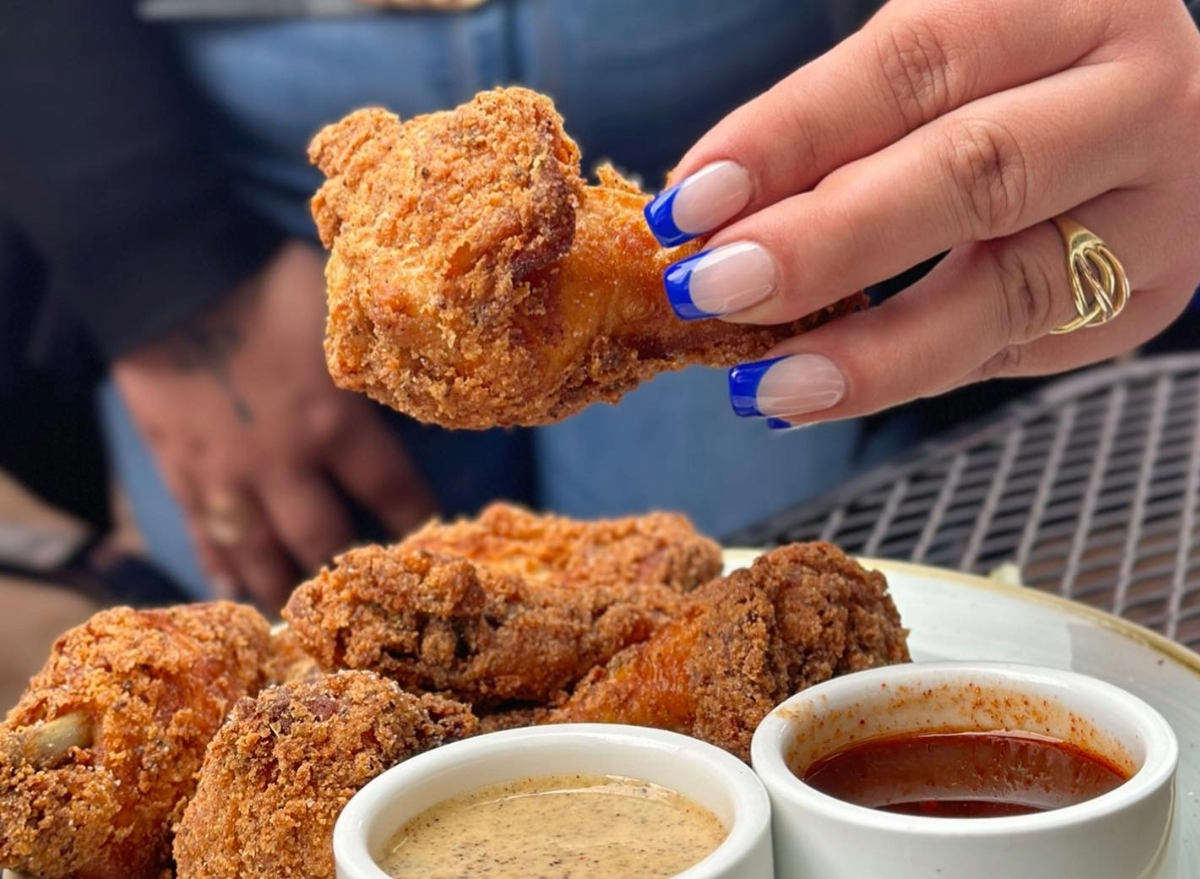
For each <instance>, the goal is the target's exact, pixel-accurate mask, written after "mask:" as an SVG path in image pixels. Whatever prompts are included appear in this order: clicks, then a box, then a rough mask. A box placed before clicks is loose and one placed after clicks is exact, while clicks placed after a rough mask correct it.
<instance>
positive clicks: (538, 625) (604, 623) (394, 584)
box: [283, 546, 683, 707]
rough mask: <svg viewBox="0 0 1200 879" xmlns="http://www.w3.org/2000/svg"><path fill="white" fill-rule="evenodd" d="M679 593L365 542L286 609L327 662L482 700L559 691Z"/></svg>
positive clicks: (634, 637)
mask: <svg viewBox="0 0 1200 879" xmlns="http://www.w3.org/2000/svg"><path fill="white" fill-rule="evenodd" d="M682 602H683V596H681V595H680V594H679V593H677V592H675V591H674V590H672V589H671V588H669V587H667V586H663V585H661V584H658V583H647V584H638V583H621V584H618V585H617V586H614V587H612V588H608V587H605V586H603V585H596V586H592V587H588V588H575V587H570V586H557V585H548V584H545V583H542V584H537V583H531V582H527V581H526V580H524V579H523V578H521V577H516V576H513V575H510V574H501V573H497V572H495V571H492V570H490V569H489V568H487V567H485V566H479V565H475V564H472V563H471V562H469V561H467V560H466V559H454V558H449V557H446V556H439V555H434V554H432V553H428V552H425V551H424V550H419V549H411V548H407V547H404V546H393V547H380V546H368V547H361V548H359V549H352V550H350V551H349V552H347V553H345V554H343V555H341V556H339V557H338V558H337V559H335V560H334V566H333V567H332V568H326V569H324V570H322V571H321V573H320V574H318V575H317V576H316V577H315V578H314V579H313V580H310V581H309V582H307V583H305V584H304V585H302V586H301V587H300V588H299V589H297V590H296V591H295V592H294V593H293V594H292V597H291V600H290V601H289V602H288V605H287V607H286V608H284V611H283V615H284V618H285V619H286V620H287V621H288V623H289V625H290V626H291V628H292V630H293V631H294V632H295V633H296V636H297V637H298V638H299V639H300V642H301V643H302V644H303V646H304V649H305V650H306V651H307V652H308V653H309V654H311V655H312V656H313V657H315V658H316V660H317V662H318V663H320V665H321V667H322V668H324V669H327V670H334V669H338V668H363V669H370V670H371V671H375V672H378V673H379V674H382V675H384V676H386V677H389V678H392V679H393V680H395V681H397V682H399V683H400V685H401V686H403V687H404V688H405V689H408V690H425V691H435V692H445V693H447V694H449V695H452V696H454V697H455V698H458V699H462V700H463V701H465V702H469V703H471V704H472V705H474V706H481V707H487V706H494V705H498V704H500V703H502V702H506V701H510V700H520V701H526V702H534V703H546V702H549V701H552V700H554V699H557V698H559V697H560V696H561V695H562V693H563V691H564V690H565V689H566V688H567V687H569V686H570V685H571V684H572V683H574V682H575V681H577V680H579V679H580V678H581V677H583V676H584V675H585V674H587V673H588V671H589V670H590V669H591V668H592V667H593V666H595V665H597V664H602V663H604V662H607V661H608V659H609V658H610V657H612V656H613V655H614V654H616V653H617V652H618V651H620V650H621V649H623V648H625V647H627V646H628V645H630V644H636V643H638V642H639V641H644V640H646V639H647V638H648V637H650V635H651V634H652V633H653V632H654V631H655V629H657V628H658V627H659V626H661V625H663V624H664V623H666V622H667V621H668V620H669V619H670V618H671V617H672V616H674V614H675V613H676V612H677V611H678V609H679V607H680V605H681V604H682Z"/></svg>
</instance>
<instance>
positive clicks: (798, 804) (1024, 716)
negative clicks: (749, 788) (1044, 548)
mask: <svg viewBox="0 0 1200 879" xmlns="http://www.w3.org/2000/svg"><path fill="white" fill-rule="evenodd" d="M922 729H938V730H945V731H951V730H958V731H966V730H1000V729H1008V730H1024V731H1027V732H1033V733H1040V734H1043V735H1050V736H1054V737H1056V738H1060V739H1062V740H1065V741H1070V742H1074V743H1075V744H1079V745H1082V746H1084V747H1087V748H1090V749H1092V750H1093V751H1095V752H1098V753H1100V754H1102V755H1104V756H1106V757H1109V758H1110V759H1113V760H1115V761H1116V762H1117V763H1118V765H1122V764H1123V765H1124V766H1125V768H1127V770H1129V771H1132V772H1133V775H1132V777H1131V778H1130V779H1129V781H1127V782H1126V783H1125V784H1123V785H1121V786H1120V787H1119V788H1117V789H1116V790H1113V791H1110V792H1109V793H1106V794H1103V795H1101V796H1099V797H1096V798H1095V799H1092V800H1089V801H1087V802H1084V803H1080V804H1078V805H1074V806H1068V807H1066V808H1063V809H1057V810H1054V811H1049V812H1042V813H1039V814H1034V815H1020V816H1013V817H1004V818H930V817H923V816H910V815H902V814H896V813H890V812H883V811H878V810H874V809H868V808H864V807H862V806H856V805H853V804H851V803H846V802H843V801H841V800H838V799H835V798H833V797H831V796H828V795H826V794H823V793H821V792H820V791H818V790H816V789H815V788H812V787H810V786H809V785H807V784H805V783H804V782H802V781H800V779H799V778H797V777H796V775H795V774H794V773H793V771H792V767H795V768H796V769H798V770H799V771H801V772H802V771H803V770H804V769H805V768H807V767H808V766H809V765H811V763H812V762H813V760H815V759H817V758H819V757H821V756H824V755H826V754H829V753H830V752H832V751H834V750H837V749H838V748H839V747H844V746H845V745H847V744H850V743H851V742H853V741H861V740H863V739H868V738H875V737H880V736H886V735H893V734H903V733H908V732H917V731H920V730H922ZM751 754H752V759H753V764H754V769H755V771H756V772H757V773H758V775H759V777H760V778H761V779H762V781H763V784H765V785H766V788H767V792H768V793H769V794H770V797H771V809H772V816H773V817H772V822H773V825H774V834H773V835H774V840H775V862H776V864H777V865H778V869H779V875H780V876H798V877H799V876H805V877H807V876H812V877H820V879H864V877H876V876H880V877H882V876H886V877H888V879H934V877H943V879H950V877H965V876H969V877H971V879H1013V877H1020V879H1041V877H1046V879H1062V877H1068V876H1081V877H1082V876H1086V877H1088V879H1138V877H1142V876H1146V875H1147V874H1148V873H1149V871H1150V870H1152V869H1153V868H1154V867H1155V865H1156V863H1157V862H1158V859H1159V858H1160V857H1161V854H1162V851H1163V848H1164V847H1165V844H1166V837H1167V835H1168V832H1169V827H1170V819H1171V811H1172V808H1173V806H1174V775H1175V768H1176V763H1177V762H1178V757H1179V745H1178V742H1177V741H1176V739H1175V735H1174V734H1173V733H1172V731H1171V728H1170V726H1168V724H1167V722H1166V721H1165V720H1164V719H1163V718H1162V716H1161V715H1160V714H1159V713H1158V712H1157V711H1155V710H1154V709H1153V708H1151V707H1150V706H1149V705H1147V704H1146V703H1145V702H1143V701H1142V700H1141V699H1138V698H1136V697H1135V696H1132V695H1130V694H1129V693H1126V692H1125V691H1124V690H1121V689H1118V688H1117V687H1114V686H1112V685H1110V684H1106V683H1104V682H1102V681H1099V680H1096V679H1095V678H1089V677H1086V676H1084V675H1079V674H1075V673H1073V672H1065V671H1057V670H1053V669H1046V668H1037V667H1034V666H1024V665H1019V664H1007V663H984V662H939V663H927V664H910V665H897V666H891V667H888V668H881V669H874V670H872V671H866V672H861V673H859V674H853V675H847V676H846V677H842V678H837V679H835V680H832V681H828V682H826V683H824V684H820V685H818V686H815V687H812V688H810V689H808V690H805V691H804V692H802V693H799V694H798V695H796V696H793V697H792V698H791V699H789V700H788V701H786V702H784V703H783V704H782V705H780V706H779V707H778V708H776V709H775V710H774V711H772V712H771V714H769V715H768V716H767V718H766V719H765V720H763V722H762V724H761V725H760V726H759V727H758V729H757V731H756V732H755V735H754V741H753V744H752V746H751Z"/></svg>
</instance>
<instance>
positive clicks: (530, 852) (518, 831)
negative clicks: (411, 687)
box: [379, 775, 727, 879]
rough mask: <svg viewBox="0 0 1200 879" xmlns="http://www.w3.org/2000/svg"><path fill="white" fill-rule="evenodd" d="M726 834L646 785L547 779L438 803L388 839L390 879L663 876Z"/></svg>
mask: <svg viewBox="0 0 1200 879" xmlns="http://www.w3.org/2000/svg"><path fill="white" fill-rule="evenodd" d="M726 835H727V831H726V829H725V827H724V825H722V824H721V822H720V821H719V820H718V819H717V817H716V816H715V815H713V814H712V812H709V811H708V810H707V809H704V808H701V807H700V806H698V805H696V804H695V803H693V802H692V801H691V800H688V799H686V798H685V797H682V796H680V795H679V794H677V793H675V791H672V790H668V789H667V788H664V787H659V786H658V785H655V784H648V783H646V782H642V781H637V780H635V779H631V778H621V777H618V776H611V775H608V776H606V775H551V776H543V777H540V778H528V779H524V780H522V781H516V782H510V783H508V784H497V785H491V786H489V787H482V788H479V789H478V790H475V791H471V792H470V793H467V794H462V795H460V796H457V797H452V798H451V799H448V800H445V801H444V802H441V803H438V804H437V805H436V806H433V807H432V808H430V809H426V810H425V811H424V812H422V813H421V814H420V815H418V816H417V817H416V818H413V819H412V820H411V821H409V822H408V823H407V824H405V825H404V826H403V827H402V828H400V830H399V832H397V833H396V835H395V836H394V837H392V839H391V841H390V842H389V843H388V845H387V848H386V850H385V851H386V854H384V856H383V857H382V858H380V859H379V866H380V867H381V868H382V869H383V871H384V872H386V873H387V874H388V875H389V876H392V877H394V879H460V877H472V879H474V877H480V879H483V877H486V879H564V877H571V879H628V877H631V876H637V877H639V879H667V877H669V876H674V875H676V874H677V873H682V872H683V871H684V870H686V869H687V868H688V867H692V866H694V865H695V864H697V863H698V862H700V861H701V860H703V859H704V858H705V857H707V856H708V855H709V854H711V853H712V851H713V850H714V849H716V847H717V846H719V845H720V844H721V843H722V842H723V841H724V839H725V836H726Z"/></svg>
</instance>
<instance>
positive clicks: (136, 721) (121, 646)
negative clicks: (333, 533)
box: [0, 602, 269, 879]
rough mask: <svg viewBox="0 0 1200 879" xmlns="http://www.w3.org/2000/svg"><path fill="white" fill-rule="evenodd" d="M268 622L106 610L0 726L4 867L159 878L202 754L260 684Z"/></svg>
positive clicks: (77, 878)
mask: <svg viewBox="0 0 1200 879" xmlns="http://www.w3.org/2000/svg"><path fill="white" fill-rule="evenodd" d="M268 637H269V636H268V627H267V622H266V620H264V619H263V618H262V617H261V616H259V614H258V613H257V612H256V611H255V610H253V609H252V608H249V607H241V606H238V605H234V604H228V603H223V602H222V603H216V604H207V605H195V606H189V607H179V608H173V609H170V610H144V611H134V610H131V609H129V608H116V609H114V610H107V611H103V612H101V613H98V614H96V615H95V616H94V617H92V618H91V619H90V620H89V621H88V622H86V623H84V624H83V625H82V626H79V627H78V628H75V629H72V630H71V631H69V632H67V633H66V634H65V635H63V636H62V637H61V638H59V639H58V641H57V642H56V643H55V645H54V649H53V652H52V653H51V655H50V659H49V661H48V662H47V664H46V666H45V667H44V668H43V669H42V671H40V672H39V673H38V674H37V675H36V676H34V678H33V679H32V680H31V681H30V683H29V688H28V689H27V690H26V691H25V694H24V695H23V696H22V697H21V700H20V702H19V703H18V704H17V706H16V707H15V708H14V709H13V710H12V711H11V712H9V714H8V717H7V719H6V720H5V721H4V723H3V724H2V725H0V865H2V866H4V867H7V868H9V869H11V870H15V871H19V872H24V873H29V874H32V875H35V876H38V877H41V879H114V877H121V879H160V877H161V876H163V875H164V873H165V872H166V871H169V868H170V863H171V823H172V821H173V820H174V819H175V818H176V817H178V816H177V815H176V814H175V811H176V809H177V806H178V805H179V804H180V803H181V801H183V800H184V799H185V798H186V797H188V796H189V795H190V794H191V792H192V791H193V789H194V785H195V779H194V776H195V772H196V770H197V769H199V767H200V763H201V760H202V759H203V756H204V748H205V746H206V745H207V744H208V742H209V740H210V739H211V738H212V737H213V735H214V734H215V733H216V731H217V729H218V728H219V727H220V726H221V723H222V722H223V721H224V720H225V716H226V714H227V713H228V711H229V709H230V708H231V707H232V706H233V704H234V703H235V702H236V701H237V700H238V699H240V698H241V697H243V696H245V695H247V694H250V693H254V692H256V691H257V690H258V688H259V686H260V685H261V683H262V676H263V672H262V663H263V661H264V660H265V658H266V655H267V650H268V647H267V643H268Z"/></svg>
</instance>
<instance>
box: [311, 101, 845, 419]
mask: <svg viewBox="0 0 1200 879" xmlns="http://www.w3.org/2000/svg"><path fill="white" fill-rule="evenodd" d="M309 158H310V159H311V160H312V162H313V163H314V164H316V165H317V166H318V167H319V168H320V169H321V171H322V172H323V173H324V174H325V176H326V177H327V178H328V179H327V181H326V182H325V184H324V185H323V186H322V187H321V189H320V190H319V191H318V192H317V194H316V196H315V197H314V198H313V201H312V210H313V217H314V218H315V220H316V223H317V227H318V229H319V231H320V234H321V241H322V242H323V243H324V245H325V247H327V248H328V249H329V250H330V251H331V255H330V260H329V264H328V268H327V270H326V280H327V281H328V287H329V321H328V326H327V338H326V342H325V353H326V359H327V361H328V364H329V371H330V373H331V374H332V375H333V378H334V380H335V381H336V382H337V383H338V385H340V386H341V387H343V388H349V389H353V390H358V391H363V392H365V393H366V394H367V395H368V396H370V397H372V398H374V399H375V400H378V401H379V402H381V403H384V404H386V405H388V406H391V407H393V408H395V409H398V410H400V411H401V412H405V413H407V414H409V415H412V416H413V417H415V418H417V419H419V420H421V421H426V422H431V423H434V424H440V425H443V426H445V427H454V428H472V429H481V428H486V427H493V426H496V425H505V426H507V425H537V424H546V423H549V422H552V421H558V420H560V419H562V418H565V417H567V416H568V415H571V414H573V413H575V412H577V411H579V410H580V409H583V408H584V407H585V406H588V405H590V404H591V403H594V402H597V401H601V400H603V401H606V402H609V403H613V402H616V401H617V400H618V399H619V398H620V397H621V395H622V394H624V393H626V392H628V391H630V390H632V389H633V388H634V387H636V386H637V385H638V384H640V383H641V382H643V381H646V380H648V379H650V378H652V377H653V376H655V375H657V374H658V373H660V372H663V371H665V370H675V369H680V368H682V367H684V366H686V365H688V364H693V363H695V364H705V365H709V366H731V365H733V364H735V363H738V362H741V361H744V360H753V359H757V358H759V357H761V356H762V355H763V354H764V353H765V352H766V351H767V350H768V349H769V348H771V347H772V346H773V345H775V344H776V343H777V342H779V341H781V340H783V339H785V338H788V337H790V336H794V335H795V334H797V333H799V332H801V331H803V330H805V329H808V328H811V327H813V326H816V325H817V324H819V323H823V322H825V321H826V320H828V319H829V318H830V317H832V316H835V315H837V314H842V313H845V312H848V311H851V310H856V309H858V308H860V307H862V305H863V303H864V302H865V299H864V298H863V297H862V296H861V295H860V296H855V297H851V298H849V299H847V300H845V301H843V302H841V303H838V304H837V305H835V306H831V307H829V308H827V309H825V310H823V311H822V312H819V313H817V314H814V315H811V316H809V317H807V318H805V319H803V320H800V321H796V322H794V323H790V324H786V325H782V326H776V327H748V326H737V325H733V324H729V323H725V322H722V321H699V322H693V323H688V322H684V321H681V320H679V319H678V318H676V317H675V315H674V314H673V313H672V311H671V309H670V307H669V305H668V304H667V300H666V297H665V295H664V294H663V288H662V274H663V270H664V269H666V267H667V266H668V265H669V264H670V263H672V262H673V261H675V260H677V259H680V258H682V257H683V256H684V255H686V254H688V253H693V252H696V251H697V250H699V249H700V246H701V245H700V244H698V243H696V244H691V245H688V246H686V247H684V248H681V249H679V250H675V251H666V250H663V249H662V248H660V247H659V245H658V243H657V242H656V241H655V239H654V237H653V236H652V235H651V234H650V232H649V230H648V229H647V227H646V224H645V221H644V220H643V217H642V208H643V207H644V206H645V204H646V202H647V200H648V196H646V195H645V194H643V193H642V192H641V191H639V190H638V188H637V187H636V186H634V185H633V184H631V183H629V182H627V181H625V180H623V179H622V178H621V177H620V175H618V174H617V173H616V171H614V170H613V169H611V168H607V167H605V168H601V169H600V170H599V172H598V176H599V179H600V185H598V186H587V185H585V183H584V180H583V178H582V177H581V176H580V156H579V149H578V147H577V146H576V145H575V143H574V142H573V141H572V140H571V139H570V138H569V137H568V136H567V135H566V133H565V132H564V131H563V128H562V118H561V117H560V116H559V115H558V113H557V112H556V111H555V109H554V105H553V104H552V103H551V102H550V100H549V99H548V98H545V97H543V96H541V95H538V94H536V93H534V92H531V91H527V90H525V89H521V88H506V89H496V90H494V91H489V92H482V93H480V94H479V95H477V96H476V97H475V99H474V100H473V101H471V102H470V103H468V104H464V105H463V106H461V107H459V108H458V109H456V110H453V111H447V112H440V113H432V114H429V115H427V116H418V117H415V118H413V119H410V120H409V121H408V122H406V123H403V124H402V123H401V122H400V120H399V118H398V117H396V116H395V115H393V114H391V113H388V112H387V111H385V110H380V109H367V110H359V111H357V112H355V113H352V114H350V115H349V116H347V117H346V118H345V119H343V120H341V121H340V122H337V123H335V124H333V125H330V126H328V127H326V128H325V129H324V130H323V131H321V132H320V133H319V134H318V135H317V137H316V138H315V139H314V140H313V142H312V145H311V146H310V147H309Z"/></svg>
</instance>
